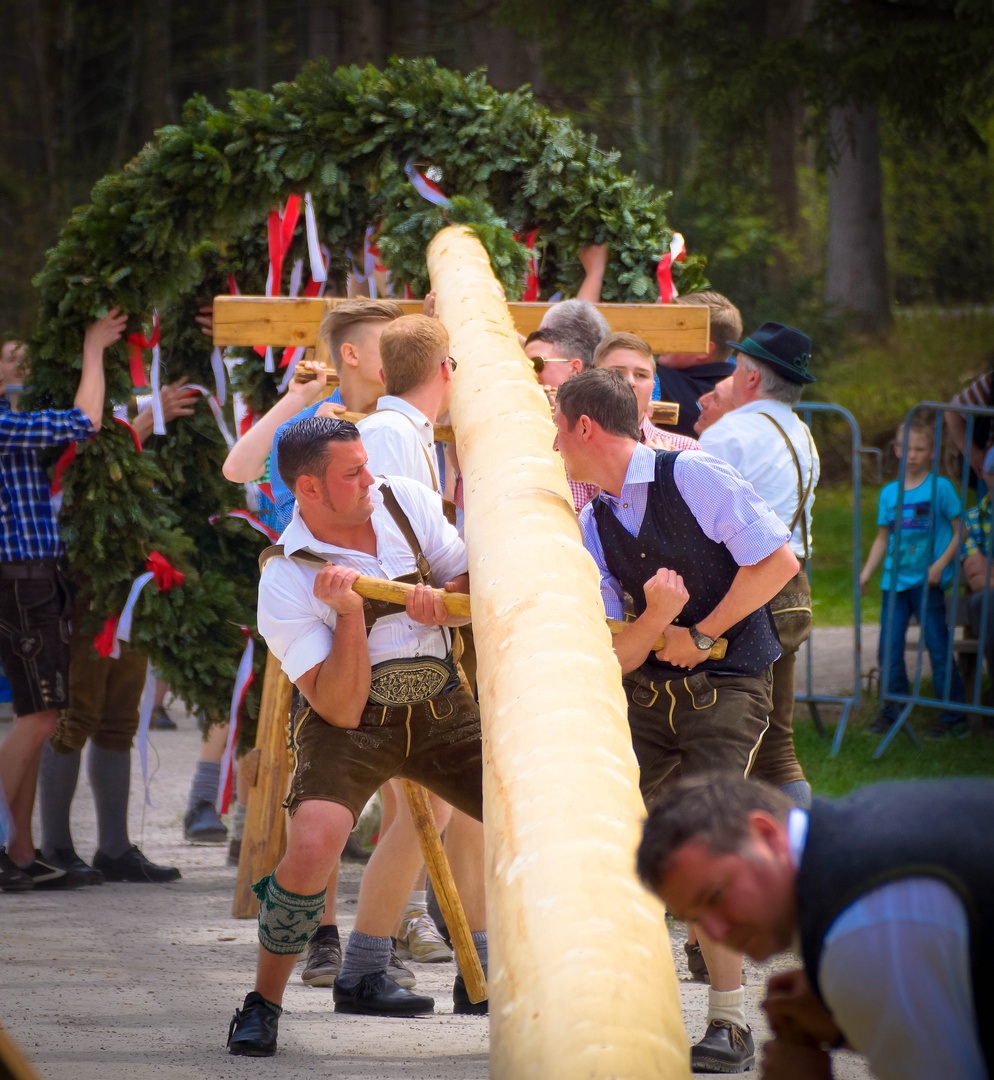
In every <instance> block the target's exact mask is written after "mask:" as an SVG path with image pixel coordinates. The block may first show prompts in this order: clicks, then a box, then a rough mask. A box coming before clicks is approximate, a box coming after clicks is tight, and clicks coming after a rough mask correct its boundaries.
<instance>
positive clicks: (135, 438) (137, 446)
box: [56, 416, 142, 471]
mask: <svg viewBox="0 0 994 1080" xmlns="http://www.w3.org/2000/svg"><path fill="white" fill-rule="evenodd" d="M114 420H115V421H116V422H117V423H118V424H123V425H124V426H125V427H126V428H127V429H128V431H130V432H131V441H132V442H133V443H134V444H135V449H136V450H137V451H138V453H139V454H140V453H141V452H142V441H141V439H140V438H139V437H138V432H137V431H135V429H134V428H133V427H132V426H131V425H130V424H129V423H128V421H127V420H125V419H124V418H123V417H120V416H115V417H114ZM57 470H58V466H56V471H57Z"/></svg>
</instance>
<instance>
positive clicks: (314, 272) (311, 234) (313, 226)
mask: <svg viewBox="0 0 994 1080" xmlns="http://www.w3.org/2000/svg"><path fill="white" fill-rule="evenodd" d="M304 228H305V229H306V230H307V256H308V258H309V259H310V261H311V279H312V280H313V281H318V282H320V281H327V280H328V263H327V260H326V259H324V258H323V257H322V255H323V252H322V250H321V241H320V240H319V239H318V223H317V220H316V219H315V217H314V203H313V202H312V201H311V193H310V192H309V191H308V192H306V193H305V194H304Z"/></svg>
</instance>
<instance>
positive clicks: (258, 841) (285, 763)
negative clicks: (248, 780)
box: [231, 653, 293, 919]
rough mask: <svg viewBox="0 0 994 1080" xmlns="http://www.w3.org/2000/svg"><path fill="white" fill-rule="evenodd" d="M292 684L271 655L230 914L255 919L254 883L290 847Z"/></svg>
mask: <svg viewBox="0 0 994 1080" xmlns="http://www.w3.org/2000/svg"><path fill="white" fill-rule="evenodd" d="M292 693H293V687H292V686H291V684H290V680H289V679H288V678H287V677H286V675H284V674H283V669H282V668H281V667H280V662H279V660H277V659H276V657H275V656H274V655H273V654H272V653H270V654H269V655H268V656H267V657H266V673H265V676H264V677H263V681H262V700H261V701H260V702H259V728H258V731H257V732H256V737H255V750H253V751H252V753H253V754H256V753H257V761H258V762H259V764H258V765H257V768H256V775H255V779H254V780H253V782H252V787H251V789H250V790H249V796H248V805H247V806H246V808H245V828H244V829H243V831H242V850H241V854H240V855H239V857H238V878H237V880H236V881H235V898H234V901H233V903H232V905H231V914H232V915H233V916H234V917H235V918H236V919H254V918H255V916H256V915H258V914H259V901H258V898H257V897H256V895H255V893H253V892H252V885H253V883H254V882H256V881H258V880H259V879H260V878H264V877H265V876H266V874H270V873H272V872H273V870H275V869H276V867H277V865H278V864H279V861H280V859H282V858H283V852H284V850H285V849H286V814H285V813H284V811H283V800H284V799H285V798H286V793H287V791H288V790H289V787H290V773H291V771H292V769H291V767H290V755H289V753H288V751H287V730H288V728H287V725H288V723H289V715H290V698H291V695H292Z"/></svg>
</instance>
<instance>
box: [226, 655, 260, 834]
mask: <svg viewBox="0 0 994 1080" xmlns="http://www.w3.org/2000/svg"><path fill="white" fill-rule="evenodd" d="M254 652H255V642H254V641H253V640H252V636H251V635H249V639H248V642H247V644H246V645H245V651H244V652H243V653H242V659H241V663H239V665H238V674H237V676H236V677H235V689H234V690H233V691H232V692H231V711H230V713H229V719H228V741H227V743H225V747H224V755H223V756H222V758H221V779H220V781H219V782H218V789H217V805H218V806H219V807H222V806H223V803H224V789H225V788H226V787H227V786H228V776H229V775H230V773H231V763H232V759H233V757H234V752H235V739H236V738H237V737H238V706H239V705H240V704H241V701H242V694H243V693H244V691H245V686H246V684H247V683H248V681H249V679H250V678H251V676H252V657H253V654H254ZM223 812H224V811H223V809H222V813H223Z"/></svg>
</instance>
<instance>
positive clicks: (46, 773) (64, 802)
mask: <svg viewBox="0 0 994 1080" xmlns="http://www.w3.org/2000/svg"><path fill="white" fill-rule="evenodd" d="M80 756H81V755H80V752H79V751H78V750H73V751H71V752H70V753H68V754H57V753H56V752H55V751H54V750H53V749H52V746H51V743H49V742H48V741H47V740H46V742H45V745H44V746H43V747H42V751H41V768H40V769H39V770H38V805H39V809H40V810H41V850H42V852H43V853H44V854H45V855H47V856H49V857H50V858H51V857H52V856H54V854H55V852H56V850H66V849H68V848H71V847H72V846H73V845H72V830H71V828H70V825H69V811H70V808H71V807H72V800H73V796H74V795H75V794H76V784H77V782H78V780H79V762H80Z"/></svg>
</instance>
